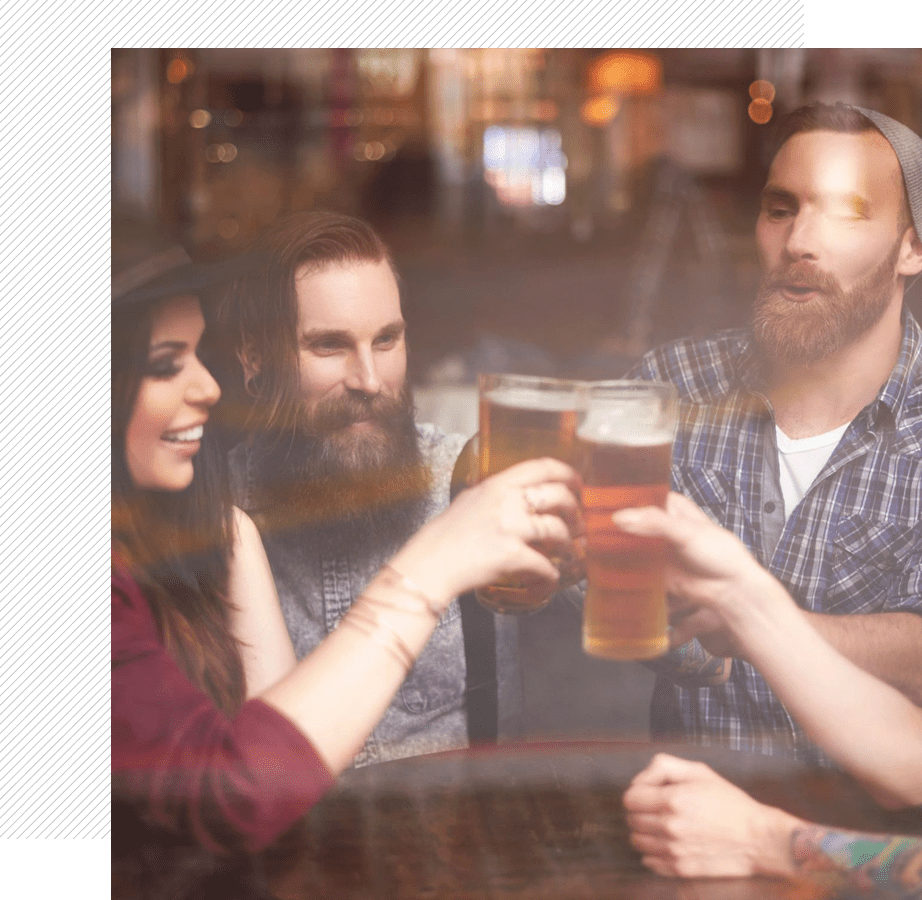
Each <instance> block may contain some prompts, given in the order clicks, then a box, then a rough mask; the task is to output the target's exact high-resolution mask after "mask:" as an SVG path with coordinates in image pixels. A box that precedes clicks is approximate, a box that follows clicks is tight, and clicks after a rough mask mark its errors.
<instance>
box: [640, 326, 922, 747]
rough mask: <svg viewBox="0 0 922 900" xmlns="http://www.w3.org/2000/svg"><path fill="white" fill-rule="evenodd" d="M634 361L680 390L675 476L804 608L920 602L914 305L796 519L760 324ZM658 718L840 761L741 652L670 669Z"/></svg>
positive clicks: (836, 611) (900, 606) (700, 734)
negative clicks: (712, 676)
mask: <svg viewBox="0 0 922 900" xmlns="http://www.w3.org/2000/svg"><path fill="white" fill-rule="evenodd" d="M631 375H632V377H637V378H644V379H651V380H660V381H670V382H672V383H673V384H675V385H676V387H677V388H678V390H679V394H680V397H681V413H680V417H681V424H680V426H679V431H678V435H677V437H676V443H675V451H674V455H673V468H672V480H673V488H674V489H675V490H676V491H679V492H681V493H683V494H685V495H686V496H688V497H690V498H691V499H692V500H694V501H695V502H696V503H697V504H698V505H699V506H700V507H702V509H704V511H705V512H706V513H708V515H709V516H710V517H711V518H712V519H714V520H715V521H717V522H719V523H720V524H721V525H723V526H724V527H725V528H728V529H729V530H730V531H732V532H733V533H734V534H735V535H736V536H737V537H739V538H740V539H741V540H742V541H743V542H744V543H745V544H746V546H747V547H748V548H749V549H750V550H751V551H752V553H753V554H754V555H755V557H756V559H758V560H759V562H760V563H762V565H764V566H765V567H766V568H768V569H769V570H770V571H771V572H772V573H773V574H774V575H775V576H776V577H777V578H778V579H779V580H780V581H781V582H782V583H783V584H784V585H785V586H786V587H787V589H788V591H789V592H790V593H791V595H792V596H793V597H794V598H795V600H796V601H797V603H798V604H799V605H800V606H801V607H802V608H803V609H806V610H810V611H813V612H819V613H829V614H831V615H843V614H848V615H854V614H864V613H878V612H891V611H900V612H907V611H908V612H914V613H917V614H922V329H920V328H919V325H918V324H917V323H916V321H915V320H914V319H913V318H912V316H911V314H910V313H909V312H908V310H904V318H903V339H902V344H901V347H900V352H899V358H898V360H897V363H896V366H895V367H894V369H893V371H892V373H891V374H890V377H889V378H888V379H887V381H886V383H885V384H884V385H883V387H882V388H881V390H880V393H879V394H878V395H877V398H876V399H875V400H874V402H872V403H871V404H869V405H868V406H867V407H865V409H863V410H862V411H861V412H860V413H859V414H858V416H857V417H856V418H855V419H854V420H853V421H852V423H851V424H850V425H849V427H848V429H847V430H846V432H845V434H844V435H843V436H842V439H841V441H840V443H839V445H838V446H837V447H836V449H835V451H834V452H833V454H832V456H831V458H830V459H829V461H828V462H827V464H826V466H825V468H824V469H823V470H822V471H821V472H820V474H819V475H818V476H817V479H816V481H815V482H814V483H813V485H812V486H811V488H810V490H809V491H808V492H807V495H806V496H805V497H804V498H803V500H802V501H801V502H800V503H799V504H798V505H797V506H796V507H795V508H794V509H793V510H791V511H790V515H789V516H788V518H787V521H784V508H783V499H782V495H781V488H780V484H779V479H778V448H777V444H776V440H775V422H774V416H773V414H772V411H771V408H770V406H769V404H768V402H767V401H766V400H765V398H764V396H763V394H762V393H761V381H760V376H759V367H758V364H757V359H756V354H755V351H754V349H753V347H752V344H751V340H750V333H749V332H748V331H745V330H734V331H725V332H722V333H720V334H718V335H716V336H715V337H713V338H710V339H706V340H701V341H693V340H680V341H676V342H674V343H671V344H667V345H665V346H663V347H661V348H659V349H657V350H653V351H651V352H650V353H648V354H647V355H646V356H645V357H644V358H643V359H642V360H641V362H640V363H639V364H638V366H637V368H635V370H634V371H633V372H632V373H631ZM919 664H920V665H922V647H920V648H919ZM651 731H652V734H653V737H654V738H655V739H657V738H667V737H673V738H674V737H681V738H683V739H685V740H691V741H693V742H695V743H701V744H721V745H724V746H728V747H731V748H734V749H738V750H745V751H750V752H760V753H769V754H789V755H794V756H796V757H798V758H799V759H801V760H803V761H804V762H807V763H811V764H819V765H832V762H831V761H830V760H829V758H828V757H827V756H826V755H825V754H824V753H822V751H820V750H819V749H818V748H817V747H816V746H815V745H814V744H812V743H811V742H810V741H809V740H808V739H807V737H806V735H805V734H804V732H803V731H802V730H801V729H800V728H799V727H798V726H797V725H796V724H795V722H794V721H793V719H792V718H791V716H790V715H789V714H788V712H787V710H786V709H785V708H784V706H783V705H782V703H781V702H780V701H779V700H778V698H777V697H775V695H774V694H773V693H772V691H771V690H770V688H769V687H768V685H767V684H766V682H765V680H764V679H763V678H762V676H761V675H759V673H758V672H757V671H756V670H755V669H754V668H753V667H752V666H751V665H749V664H748V663H745V662H742V661H741V660H738V659H737V660H734V662H733V669H732V674H731V676H730V679H729V681H728V682H727V683H726V684H725V685H722V686H720V687H700V688H685V687H680V686H678V685H676V684H675V683H674V682H672V681H670V680H669V679H668V678H666V677H664V676H663V675H662V674H660V675H659V676H658V678H657V683H656V686H655V688H654V694H653V701H652V707H651Z"/></svg>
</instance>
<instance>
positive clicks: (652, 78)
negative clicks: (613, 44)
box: [588, 51, 663, 94]
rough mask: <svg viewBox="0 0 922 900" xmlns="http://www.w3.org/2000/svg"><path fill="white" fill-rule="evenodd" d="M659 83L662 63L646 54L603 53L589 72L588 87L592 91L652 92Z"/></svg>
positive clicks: (657, 88) (600, 92) (660, 83)
mask: <svg viewBox="0 0 922 900" xmlns="http://www.w3.org/2000/svg"><path fill="white" fill-rule="evenodd" d="M662 83H663V64H662V62H660V60H659V58H658V57H656V56H653V55H652V54H649V53H633V52H628V53H626V52H623V51H616V52H612V53H606V54H605V55H604V56H602V57H600V58H599V59H597V60H596V61H595V62H594V63H593V64H592V66H590V68H589V72H588V86H589V90H590V91H591V92H592V93H594V94H602V93H612V94H653V93H655V92H656V91H658V90H659V88H660V87H661V86H662Z"/></svg>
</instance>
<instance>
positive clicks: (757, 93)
mask: <svg viewBox="0 0 922 900" xmlns="http://www.w3.org/2000/svg"><path fill="white" fill-rule="evenodd" d="M749 96H750V97H751V98H752V99H753V100H766V101H768V102H769V103H771V102H772V100H774V99H775V86H774V85H773V84H772V83H771V82H770V81H765V80H764V79H763V78H759V79H757V80H756V81H753V83H752V84H750V85H749Z"/></svg>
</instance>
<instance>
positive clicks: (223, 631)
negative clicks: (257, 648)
mask: <svg viewBox="0 0 922 900" xmlns="http://www.w3.org/2000/svg"><path fill="white" fill-rule="evenodd" d="M161 302H163V301H161ZM155 308H156V304H154V303H149V304H141V305H140V308H139V305H138V304H124V305H121V306H120V305H117V304H116V305H113V309H112V541H113V549H114V550H115V551H116V553H117V555H118V557H119V558H120V559H121V561H122V562H123V563H124V564H125V565H127V566H128V568H129V571H130V572H131V574H132V576H133V577H134V578H135V580H136V581H137V582H138V585H139V586H140V588H141V590H142V591H143V593H144V596H145V597H146V598H147V601H148V602H149V603H150V606H151V610H152V611H153V614H154V618H155V619H156V621H157V624H158V626H159V628H160V632H161V635H162V637H163V640H164V643H165V644H166V647H167V649H168V650H169V652H170V653H171V655H172V656H173V658H174V659H175V660H176V662H177V663H178V664H179V666H180V667H181V668H182V670H183V671H184V672H185V674H186V675H187V676H188V678H189V679H190V681H192V683H193V684H195V685H196V686H197V687H199V688H200V689H202V690H203V691H205V692H206V693H208V694H209V696H210V697H211V698H212V699H213V700H214V702H215V703H216V705H217V706H218V707H219V708H220V709H221V710H222V711H223V712H225V713H226V714H228V715H233V714H234V713H235V712H236V710H237V709H238V708H239V706H240V704H241V703H242V702H243V699H244V696H245V681H244V673H243V663H242V659H241V655H240V649H239V646H238V644H237V642H236V640H235V639H234V637H233V636H232V634H231V631H230V623H229V620H230V613H231V608H230V606H229V604H228V601H227V577H228V559H229V557H230V552H231V544H232V535H233V507H232V506H231V499H230V490H229V487H228V479H227V475H226V469H225V467H226V459H225V455H224V453H223V452H222V451H221V449H220V448H219V447H218V446H217V442H216V440H215V437H214V435H213V434H211V433H209V429H208V428H207V427H206V429H205V437H204V438H203V441H202V447H201V450H200V451H199V453H198V454H197V455H196V457H195V461H194V463H193V465H194V470H195V475H194V477H193V480H192V484H191V485H190V486H189V487H188V488H186V489H185V490H184V491H180V492H177V493H173V492H167V491H149V490H141V489H139V488H137V487H136V486H135V485H134V484H133V482H132V479H131V475H130V473H129V471H128V464H127V461H126V455H125V434H126V431H127V428H128V423H129V421H130V419H131V415H132V411H133V409H134V405H135V402H136V400H137V396H138V390H139V388H140V385H141V381H142V379H143V378H144V373H145V371H146V368H147V358H148V349H149V343H150V335H151V317H152V312H153V309H155Z"/></svg>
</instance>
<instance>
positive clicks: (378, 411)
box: [307, 394, 404, 433]
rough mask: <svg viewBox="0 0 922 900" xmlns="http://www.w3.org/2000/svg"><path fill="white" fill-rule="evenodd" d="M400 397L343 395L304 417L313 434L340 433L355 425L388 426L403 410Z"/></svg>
mask: <svg viewBox="0 0 922 900" xmlns="http://www.w3.org/2000/svg"><path fill="white" fill-rule="evenodd" d="M403 406H404V404H403V400H402V398H401V397H391V396H389V395H387V394H378V395H376V396H374V397H364V396H358V395H353V394H344V395H342V396H340V397H330V398H328V399H326V400H323V401H321V403H320V404H319V405H318V406H317V408H316V409H315V410H314V411H313V412H312V413H310V414H309V415H308V416H307V420H308V424H309V426H310V430H311V431H312V432H315V433H316V432H327V431H339V430H341V429H343V428H348V427H349V426H350V425H354V424H355V423H356V422H367V421H371V422H376V423H378V424H381V425H387V424H388V423H390V422H393V421H394V420H395V418H397V417H398V416H399V415H400V413H401V411H402V409H403Z"/></svg>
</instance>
